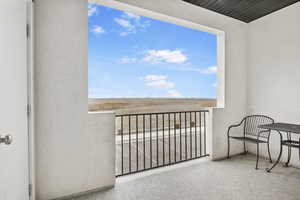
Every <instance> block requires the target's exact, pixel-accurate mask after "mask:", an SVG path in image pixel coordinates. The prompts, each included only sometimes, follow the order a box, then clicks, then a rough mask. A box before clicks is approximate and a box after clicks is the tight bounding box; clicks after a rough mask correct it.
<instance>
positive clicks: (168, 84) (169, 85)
mask: <svg viewBox="0 0 300 200" xmlns="http://www.w3.org/2000/svg"><path fill="white" fill-rule="evenodd" d="M146 85H147V86H150V87H158V88H163V89H169V88H173V87H174V86H175V84H174V83H173V82H170V81H166V80H157V81H149V82H147V83H146Z"/></svg>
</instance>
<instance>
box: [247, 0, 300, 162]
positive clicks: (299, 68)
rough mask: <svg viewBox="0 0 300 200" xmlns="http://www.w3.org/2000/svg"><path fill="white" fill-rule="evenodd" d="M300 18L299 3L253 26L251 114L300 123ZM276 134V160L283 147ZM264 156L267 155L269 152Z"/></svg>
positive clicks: (250, 41)
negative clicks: (279, 150)
mask: <svg viewBox="0 0 300 200" xmlns="http://www.w3.org/2000/svg"><path fill="white" fill-rule="evenodd" d="M299 19H300V3H296V4H294V5H292V6H289V7H287V8H284V9H282V10H279V11H277V12H275V13H273V14H270V15H268V16H266V17H263V18H261V19H259V20H257V21H254V22H252V23H250V24H249V27H248V28H249V32H248V67H247V74H248V113H249V114H253V113H261V114H266V115H269V116H271V117H273V118H274V119H275V120H276V121H280V122H289V123H298V124H300V101H299V99H300V93H299V85H300V56H299V52H300V37H299V35H300V25H299ZM273 135H274V136H272V138H271V140H272V155H274V157H275V156H277V153H278V148H279V144H278V135H276V133H274V134H273ZM298 138H299V137H297V139H298ZM262 146H263V145H262ZM252 151H253V152H255V151H254V149H252ZM262 153H264V155H266V150H265V149H263V150H262ZM284 157H286V153H284ZM292 163H293V164H295V165H298V166H300V165H299V159H298V150H294V151H293V160H292Z"/></svg>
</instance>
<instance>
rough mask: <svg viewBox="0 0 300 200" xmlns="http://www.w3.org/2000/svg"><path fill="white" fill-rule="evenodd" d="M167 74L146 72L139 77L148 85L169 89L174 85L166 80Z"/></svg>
mask: <svg viewBox="0 0 300 200" xmlns="http://www.w3.org/2000/svg"><path fill="white" fill-rule="evenodd" d="M167 79H168V76H166V75H155V74H148V75H146V76H144V77H141V78H140V80H144V81H145V84H146V85H147V86H149V87H156V88H160V89H170V88H174V87H175V83H173V82H171V81H168V80H167Z"/></svg>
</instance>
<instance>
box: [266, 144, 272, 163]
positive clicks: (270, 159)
mask: <svg viewBox="0 0 300 200" xmlns="http://www.w3.org/2000/svg"><path fill="white" fill-rule="evenodd" d="M267 145H268V154H269V159H270V160H269V161H270V163H272V162H273V161H272V157H271V152H270V143H269V141H268V143H267Z"/></svg>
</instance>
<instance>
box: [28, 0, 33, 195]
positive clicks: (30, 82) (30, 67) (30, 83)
mask: <svg viewBox="0 0 300 200" xmlns="http://www.w3.org/2000/svg"><path fill="white" fill-rule="evenodd" d="M26 1H27V31H28V33H27V34H28V37H27V86H28V90H27V91H28V98H27V99H28V100H27V103H28V115H27V122H28V165H29V166H28V169H29V171H28V174H29V176H28V177H29V185H28V195H29V199H30V200H35V145H34V144H35V137H34V31H33V30H34V2H33V0H26Z"/></svg>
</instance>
